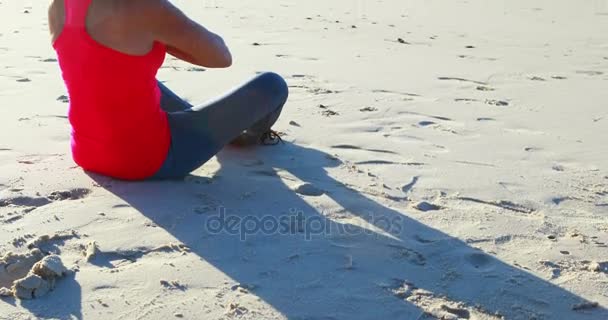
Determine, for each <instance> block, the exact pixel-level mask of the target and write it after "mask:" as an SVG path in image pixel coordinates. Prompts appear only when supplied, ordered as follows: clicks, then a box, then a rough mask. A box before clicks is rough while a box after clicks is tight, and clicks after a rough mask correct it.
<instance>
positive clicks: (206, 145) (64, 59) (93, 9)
mask: <svg viewBox="0 0 608 320" xmlns="http://www.w3.org/2000/svg"><path fill="white" fill-rule="evenodd" d="M49 27H50V31H51V36H52V43H53V47H54V48H55V50H56V52H57V56H58V60H59V65H60V67H61V71H62V75H63V79H64V81H65V84H66V87H67V90H68V93H69V97H70V108H69V113H68V115H69V120H70V124H71V126H72V139H71V147H72V155H73V158H74V161H75V162H76V163H77V164H78V165H80V166H81V167H82V168H83V169H85V170H88V171H92V172H97V173H101V174H104V175H108V176H112V177H115V178H119V179H126V180H142V179H167V178H181V177H184V176H186V175H187V174H188V173H190V172H191V171H192V170H194V169H196V168H198V167H200V166H201V165H202V164H203V163H205V162H206V161H207V160H209V159H210V158H211V157H213V156H214V155H215V154H216V153H217V152H218V151H220V150H221V149H222V148H223V147H224V146H225V145H227V144H229V143H233V144H238V145H251V144H255V143H258V142H260V141H261V142H266V143H268V142H269V141H271V142H276V141H277V139H280V138H279V137H278V136H277V135H276V134H275V133H274V132H273V131H272V130H270V128H271V126H272V125H273V124H274V123H275V122H276V120H277V118H278V117H279V114H280V112H281V109H282V107H283V104H284V103H285V101H286V100H287V95H288V90H287V85H286V83H285V81H284V80H283V79H282V78H281V77H280V76H278V75H277V74H274V73H263V74H260V75H258V76H257V77H255V78H254V79H252V80H250V81H249V82H247V83H245V84H244V85H242V86H241V87H239V88H237V89H235V90H233V91H232V92H230V93H228V94H226V95H225V96H223V97H221V98H219V99H216V100H214V101H212V102H210V103H208V104H206V105H203V106H196V107H193V106H191V105H190V104H188V103H187V102H185V101H183V100H182V99H180V98H179V97H177V96H176V95H175V94H173V93H172V92H171V91H170V90H169V89H168V88H166V87H165V86H163V85H162V84H160V83H159V82H157V81H156V73H157V71H158V69H159V68H160V66H161V65H162V63H163V61H164V58H165V54H166V53H169V54H171V55H173V56H175V57H177V58H179V59H182V60H184V61H187V62H190V63H192V64H195V65H199V66H203V67H208V68H227V67H229V66H230V65H231V64H232V56H231V54H230V51H229V50H228V48H227V47H226V44H225V43H224V41H223V40H222V38H221V37H220V36H218V35H216V34H214V33H212V32H210V31H208V30H207V29H205V28H204V27H202V26H201V25H199V24H198V23H196V22H194V21H192V20H190V19H189V18H188V17H187V16H185V15H184V14H183V13H182V12H181V11H180V10H179V9H177V8H176V7H175V6H173V5H172V4H171V3H170V2H169V1H168V0H52V2H51V5H50V7H49Z"/></svg>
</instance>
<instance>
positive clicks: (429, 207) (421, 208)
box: [414, 201, 442, 212]
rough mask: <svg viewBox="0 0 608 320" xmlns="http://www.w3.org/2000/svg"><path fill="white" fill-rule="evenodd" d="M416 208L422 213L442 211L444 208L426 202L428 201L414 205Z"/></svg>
mask: <svg viewBox="0 0 608 320" xmlns="http://www.w3.org/2000/svg"><path fill="white" fill-rule="evenodd" d="M414 208H416V210H419V211H422V212H428V211H437V210H441V209H442V207H441V206H438V205H435V204H432V203H429V202H426V201H421V202H418V203H416V204H415V205H414Z"/></svg>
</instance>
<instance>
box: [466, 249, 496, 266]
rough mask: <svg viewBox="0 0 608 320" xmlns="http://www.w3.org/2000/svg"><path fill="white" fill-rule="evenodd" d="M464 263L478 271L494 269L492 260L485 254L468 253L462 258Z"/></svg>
mask: <svg viewBox="0 0 608 320" xmlns="http://www.w3.org/2000/svg"><path fill="white" fill-rule="evenodd" d="M464 259H465V261H466V262H467V263H468V264H469V265H470V266H472V267H473V268H475V269H476V270H479V271H490V270H492V269H493V268H494V265H495V261H494V258H492V257H491V256H489V255H487V254H485V253H478V252H476V253H470V254H467V255H465V256H464Z"/></svg>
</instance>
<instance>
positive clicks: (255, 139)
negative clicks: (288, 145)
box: [230, 130, 283, 147]
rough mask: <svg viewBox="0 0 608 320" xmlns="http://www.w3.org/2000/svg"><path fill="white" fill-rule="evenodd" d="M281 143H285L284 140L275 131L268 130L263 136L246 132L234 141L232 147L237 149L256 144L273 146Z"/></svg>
mask: <svg viewBox="0 0 608 320" xmlns="http://www.w3.org/2000/svg"><path fill="white" fill-rule="evenodd" d="M279 142H283V139H281V136H280V135H279V133H278V132H276V131H274V130H268V131H266V132H264V133H262V134H255V133H252V132H250V131H245V132H243V133H241V135H240V136H238V137H237V138H236V139H234V140H232V141H231V142H230V145H233V146H237V147H247V146H253V145H256V144H261V145H265V146H273V145H276V144H278V143H279Z"/></svg>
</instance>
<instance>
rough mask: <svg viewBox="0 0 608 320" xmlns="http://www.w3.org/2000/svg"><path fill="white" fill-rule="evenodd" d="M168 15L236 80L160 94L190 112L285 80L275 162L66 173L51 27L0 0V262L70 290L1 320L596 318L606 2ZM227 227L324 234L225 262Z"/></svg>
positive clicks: (22, 6) (203, 8)
mask: <svg viewBox="0 0 608 320" xmlns="http://www.w3.org/2000/svg"><path fill="white" fill-rule="evenodd" d="M176 3H177V4H178V5H179V6H180V7H182V8H183V9H184V10H185V11H186V12H188V13H190V14H191V15H192V16H193V17H195V18H197V19H198V20H199V21H202V22H204V23H205V24H206V25H207V26H209V27H210V28H211V29H213V30H216V31H218V32H220V33H221V34H223V35H224V36H225V38H226V39H227V41H228V42H229V44H230V45H231V47H232V48H233V51H234V55H235V63H236V64H235V66H234V68H232V69H231V70H221V71H210V70H208V71H205V72H196V71H195V70H191V71H189V69H188V68H189V67H188V66H187V65H186V64H184V63H181V62H177V61H174V60H172V59H170V58H169V59H167V61H166V64H165V67H164V68H163V69H162V70H161V72H160V75H159V78H160V79H162V80H166V81H167V83H166V84H167V85H168V86H169V87H171V88H173V89H174V90H175V91H177V92H178V93H179V94H182V95H184V96H185V97H187V98H188V99H189V100H191V101H193V102H202V101H204V100H206V99H209V98H211V97H213V96H214V95H217V94H220V93H221V92H223V91H225V90H227V89H228V88H229V87H231V86H233V85H235V84H237V83H239V82H241V81H242V80H243V79H245V78H246V77H249V76H252V75H253V74H254V73H255V72H256V71H261V70H274V71H277V72H279V73H281V74H283V75H284V76H286V78H287V79H288V82H289V84H290V86H291V97H290V100H289V103H288V105H287V106H286V107H285V112H284V115H283V117H282V118H281V120H280V121H279V123H278V124H277V129H279V130H281V131H283V132H285V133H286V134H287V136H285V140H286V141H287V143H286V144H285V145H282V146H277V147H273V148H259V149H256V150H249V151H242V150H234V149H231V150H226V151H225V152H222V153H221V154H220V155H219V156H218V158H217V159H214V160H213V161H211V162H210V163H208V164H207V165H205V166H204V167H202V168H200V169H199V170H197V171H196V172H195V173H194V174H193V176H192V177H189V178H188V179H186V180H185V181H184V182H154V183H125V182H119V181H114V180H111V179H108V178H104V177H99V176H95V175H88V174H85V173H84V172H83V171H82V170H80V169H78V168H77V167H75V164H74V163H73V162H72V160H71V158H70V154H69V136H68V132H69V128H68V123H67V120H66V119H65V115H66V108H67V104H66V103H64V102H63V101H61V100H62V99H61V98H60V97H61V96H62V95H65V94H66V93H65V89H64V87H63V84H62V82H61V81H60V73H59V69H58V66H57V63H56V62H53V61H52V60H51V61H50V62H49V60H46V59H52V58H54V56H55V55H54V52H53V51H52V49H51V48H50V46H49V40H48V34H47V30H46V19H45V17H46V12H45V5H46V4H45V3H44V1H25V2H24V1H17V0H2V1H1V2H0V21H1V24H2V26H3V27H2V28H0V108H1V110H2V113H1V114H0V128H2V129H1V131H0V190H1V192H0V256H3V255H5V254H7V253H9V252H12V253H14V254H23V253H26V252H28V251H29V249H28V244H29V247H30V248H38V249H40V250H41V251H42V252H44V253H46V254H57V255H59V256H60V258H61V260H62V261H63V263H64V264H65V266H66V267H67V268H68V269H70V270H73V271H74V272H68V274H67V275H66V276H64V277H63V278H60V279H58V280H57V283H56V288H55V290H54V291H52V292H49V293H48V294H46V295H45V296H44V297H42V298H40V299H35V300H28V301H22V300H17V299H15V298H11V297H6V298H1V299H0V319H35V318H59V319H69V318H84V319H171V318H180V317H181V318H185V319H220V318H222V319H232V318H240V319H285V318H289V319H435V318H443V319H459V318H460V319H467V318H469V319H499V318H500V316H504V318H505V319H598V320H599V319H608V247H607V244H608V217H607V214H608V171H607V168H606V165H607V164H608V145H607V144H606V138H607V137H608V125H607V124H608V111H607V108H606V107H607V106H608V102H607V101H608V90H606V88H607V85H608V82H607V80H608V33H606V32H605V31H606V30H608V3H607V2H606V1H564V0H560V1H483V0H469V1H466V2H462V1H459V2H455V1H422V0H419V1H404V0H385V1H348V0H333V1H318V0H312V1H257V2H249V1H232V0H231V1H202V2H201V1H184V0H182V1H176ZM24 10H27V11H28V13H24ZM353 26H355V27H353ZM399 38H401V39H402V41H401V42H403V43H401V42H399V41H398V39H399ZM253 43H258V44H260V45H259V46H254V45H252V44H253ZM467 46H472V47H468V48H467ZM58 98H59V99H58ZM320 105H323V106H324V107H325V108H320V107H319V106H320ZM292 121H293V122H295V123H293V122H292ZM290 122H291V124H290ZM306 183H308V184H309V185H305V184H306ZM296 190H297V191H298V192H299V193H298V192H296ZM57 191H69V192H68V193H63V194H62V193H57ZM89 191H90V192H89ZM222 208H225V215H226V216H231V217H240V218H245V217H249V219H251V217H258V218H261V217H263V216H268V217H271V218H274V219H275V220H270V218H267V221H276V220H278V219H281V218H286V217H289V216H294V215H295V214H297V212H301V213H302V214H301V216H303V217H305V218H307V220H306V221H308V222H310V221H313V222H315V223H322V224H323V225H324V226H326V227H327V228H329V229H330V232H328V233H326V234H322V235H311V236H310V237H309V238H310V239H308V240H307V239H306V232H307V231H309V230H310V229H307V228H305V226H302V225H298V223H297V222H295V221H292V222H289V221H288V222H286V223H284V224H283V226H284V227H285V228H284V230H283V231H291V232H292V233H294V234H293V235H285V234H278V233H276V232H275V233H272V234H257V235H248V237H246V240H244V241H241V240H240V239H239V236H238V235H231V234H228V233H226V232H224V233H221V234H213V233H211V232H210V230H209V229H208V228H205V226H206V225H209V223H208V222H210V221H211V222H212V221H215V220H213V219H215V218H217V215H216V212H217V210H218V209H220V211H221V209H222ZM419 209H421V210H419ZM250 221H251V220H250ZM387 221H392V222H393V223H392V224H390V225H389V224H387ZM345 225H347V226H348V225H350V227H349V230H350V231H351V232H350V233H345V232H339V230H338V229H340V228H342V231H344V226H345ZM389 227H390V228H389ZM389 231H390V232H389ZM0 274H1V273H0Z"/></svg>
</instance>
